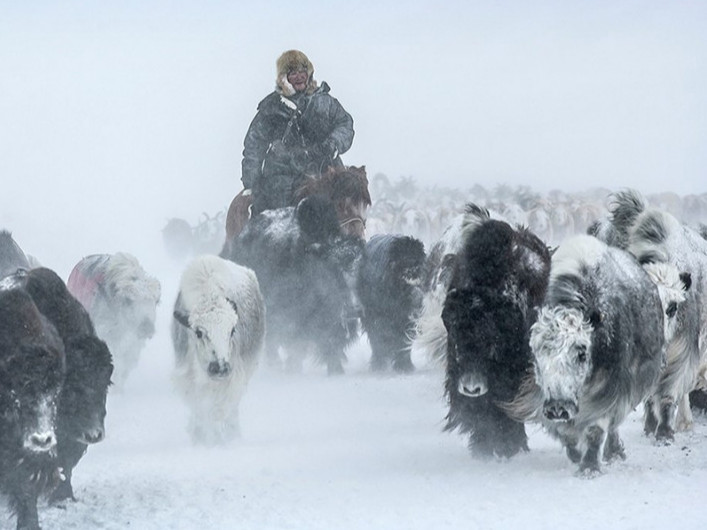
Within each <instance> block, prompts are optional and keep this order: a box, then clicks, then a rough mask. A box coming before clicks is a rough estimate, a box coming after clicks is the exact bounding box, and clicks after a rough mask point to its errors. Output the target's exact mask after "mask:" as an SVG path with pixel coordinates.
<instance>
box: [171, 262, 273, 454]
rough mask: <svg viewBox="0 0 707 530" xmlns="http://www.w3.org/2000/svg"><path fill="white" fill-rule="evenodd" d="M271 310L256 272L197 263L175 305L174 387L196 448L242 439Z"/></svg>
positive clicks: (185, 275) (229, 265)
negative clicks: (244, 406) (246, 400)
mask: <svg viewBox="0 0 707 530" xmlns="http://www.w3.org/2000/svg"><path fill="white" fill-rule="evenodd" d="M264 336H265V305H264V302H263V298H262V295H261V294H260V288H259V286H258V280H257V279H256V277H255V274H254V273H253V271H251V270H250V269H247V268H245V267H241V266H240V265H236V264H235V263H232V262H230V261H227V260H225V259H222V258H219V257H217V256H206V255H205V256H200V257H198V258H195V259H194V260H193V261H192V262H191V263H190V264H189V265H188V266H187V268H186V270H185V271H184V273H183V274H182V278H181V283H180V286H179V295H178V296H177V300H176V302H175V305H174V320H173V321H172V343H173V345H174V352H175V355H176V368H175V372H174V378H173V379H174V382H175V384H176V386H177V388H178V390H179V392H180V394H181V395H182V397H183V398H184V400H185V401H186V403H187V405H188V407H189V410H190V419H189V429H188V430H189V433H190V434H191V437H192V440H193V441H194V442H196V443H206V444H214V443H221V442H225V441H228V440H231V439H232V438H234V437H235V436H237V435H238V404H239V402H240V399H241V396H242V395H243V393H244V392H245V389H246V385H247V384H248V381H249V379H250V377H251V375H252V374H253V372H254V370H255V367H256V366H257V364H258V359H259V357H260V352H261V351H262V347H263V339H264Z"/></svg>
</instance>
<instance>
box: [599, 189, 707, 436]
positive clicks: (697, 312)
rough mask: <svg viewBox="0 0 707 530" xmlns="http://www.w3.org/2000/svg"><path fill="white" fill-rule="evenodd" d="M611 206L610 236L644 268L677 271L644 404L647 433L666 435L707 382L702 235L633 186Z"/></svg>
mask: <svg viewBox="0 0 707 530" xmlns="http://www.w3.org/2000/svg"><path fill="white" fill-rule="evenodd" d="M610 210H611V217H610V221H609V225H610V226H609V228H608V229H606V230H605V232H607V233H608V234H610V235H611V234H612V233H613V234H615V235H614V237H613V238H611V239H610V241H618V245H620V246H621V247H622V248H625V249H626V250H628V252H629V253H631V254H632V255H633V256H634V257H635V258H636V259H637V260H638V262H639V263H641V264H642V265H643V266H644V268H645V267H656V266H661V267H663V268H665V267H672V268H673V269H674V270H675V271H678V273H679V277H680V283H681V285H678V289H677V290H678V291H681V290H682V291H683V296H684V303H678V305H677V306H676V311H675V312H674V313H673V314H672V315H670V316H671V321H670V329H671V334H670V336H667V337H666V339H667V340H668V344H667V361H666V366H665V368H664V369H663V372H662V375H661V379H660V383H659V385H658V388H657V389H656V392H655V394H654V395H653V396H651V397H650V399H648V401H647V402H646V407H645V412H646V418H645V425H644V429H645V431H646V434H655V435H656V437H657V438H658V439H660V440H665V441H669V440H672V439H673V436H674V432H675V430H676V429H687V428H689V427H690V426H691V424H692V414H691V412H690V405H689V393H690V391H692V390H693V389H695V388H696V387H702V386H705V385H707V380H705V379H704V374H705V372H707V305H706V304H707V298H706V297H707V241H705V240H704V239H703V238H702V237H701V236H700V234H699V233H698V232H697V231H695V230H694V229H692V228H690V227H689V226H686V225H684V224H682V223H680V222H679V221H678V220H677V219H676V218H675V217H673V216H672V215H671V214H669V213H668V212H666V211H664V210H661V209H657V208H649V207H647V206H646V201H645V200H644V199H643V197H642V196H641V195H640V194H639V193H638V192H636V191H633V190H627V191H624V192H621V193H617V194H615V195H614V200H613V203H612V205H611V208H610ZM673 276H675V273H673ZM674 283H676V282H674ZM659 287H660V286H659ZM664 305H665V304H664ZM665 309H666V311H667V309H668V308H667V306H666V307H665ZM676 411H677V412H676Z"/></svg>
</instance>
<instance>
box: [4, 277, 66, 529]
mask: <svg viewBox="0 0 707 530" xmlns="http://www.w3.org/2000/svg"><path fill="white" fill-rule="evenodd" d="M64 371H65V359H64V346H63V344H62V341H61V339H60V338H59V335H58V334H57V332H56V329H55V328H54V326H53V325H52V324H51V323H50V322H49V320H47V319H46V317H44V316H43V315H42V314H41V313H40V312H39V310H38V309H37V306H36V305H35V304H34V302H33V301H32V298H31V297H30V295H29V294H28V293H27V292H26V291H25V290H24V289H23V288H21V287H19V286H16V285H14V286H13V285H8V284H5V283H3V286H0V492H1V493H4V494H6V495H7V496H8V497H9V500H10V508H11V509H12V511H13V512H14V513H15V514H16V516H17V528H18V529H23V530H24V529H29V530H38V529H39V519H38V514H37V498H38V496H39V495H40V493H42V492H44V491H47V489H48V487H49V486H50V485H53V484H55V481H56V480H58V473H57V459H56V432H55V422H56V409H57V406H56V402H57V398H58V396H59V392H60V391H61V387H62V384H63V382H64Z"/></svg>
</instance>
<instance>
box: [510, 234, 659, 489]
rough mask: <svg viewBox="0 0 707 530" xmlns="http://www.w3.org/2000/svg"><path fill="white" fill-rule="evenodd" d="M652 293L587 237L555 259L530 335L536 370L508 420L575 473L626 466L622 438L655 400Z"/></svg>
mask: <svg viewBox="0 0 707 530" xmlns="http://www.w3.org/2000/svg"><path fill="white" fill-rule="evenodd" d="M663 317H664V311H663V305H662V302H661V298H660V295H659V293H658V288H657V287H656V285H655V284H654V283H653V281H652V280H651V279H650V277H649V276H648V273H646V272H645V271H644V269H643V268H642V267H641V266H640V265H639V264H638V262H637V261H636V260H635V259H633V257H632V256H630V255H629V254H628V253H627V252H625V251H623V250H621V249H618V248H615V247H610V246H608V245H606V244H605V243H603V242H602V241H600V240H599V239H597V238H595V237H592V236H589V235H577V236H574V237H572V238H570V239H567V240H565V241H564V242H563V243H562V244H561V245H560V246H559V247H558V248H557V250H556V251H555V253H554V254H553V256H552V265H551V269H550V283H549V286H548V289H547V293H546V295H545V299H544V301H543V305H542V308H541V309H540V311H539V314H538V318H537V321H536V322H535V324H533V326H532V327H531V331H530V348H531V351H532V354H533V366H534V370H533V371H532V372H531V373H530V375H529V376H528V377H527V378H526V380H525V381H524V383H523V387H522V389H521V392H520V393H519V395H518V396H516V398H515V399H514V400H513V401H512V402H511V403H510V404H509V406H508V408H507V410H509V412H510V413H511V414H512V415H513V416H514V417H516V418H518V419H522V420H529V419H534V420H536V421H541V422H542V424H543V425H544V426H545V428H546V429H547V430H548V432H549V433H550V434H551V435H552V436H553V437H555V438H558V439H559V440H560V442H561V443H562V445H563V446H564V448H565V450H566V452H567V456H568V457H569V459H570V460H571V461H572V462H574V463H576V464H579V470H580V473H582V474H586V475H589V476H592V475H595V474H597V473H599V472H600V470H601V466H600V460H601V458H602V456H603V458H604V460H606V461H611V460H613V459H615V458H622V459H623V458H625V457H626V455H625V451H624V447H623V443H622V442H621V439H620V437H619V432H618V428H619V426H620V425H621V423H622V422H623V421H624V419H625V418H626V416H627V415H628V414H629V412H631V411H632V410H633V409H634V408H635V407H636V406H637V405H638V404H639V403H641V402H642V401H643V400H644V399H645V398H646V397H647V396H648V395H650V393H651V392H652V390H653V388H654V386H655V384H656V383H657V381H658V378H659V377H660V372H661V366H662V364H663V362H664V359H665V334H664V318H663Z"/></svg>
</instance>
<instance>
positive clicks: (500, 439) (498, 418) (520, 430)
mask: <svg viewBox="0 0 707 530" xmlns="http://www.w3.org/2000/svg"><path fill="white" fill-rule="evenodd" d="M491 408H492V410H493V415H494V422H493V429H494V431H495V432H494V436H495V438H496V444H495V445H496V447H495V452H496V454H497V455H498V456H501V457H505V458H510V457H512V456H514V455H515V454H517V453H519V452H520V451H528V436H527V435H526V434H525V425H524V424H523V423H522V422H519V421H515V420H512V419H511V418H509V417H508V416H507V415H506V414H505V413H504V412H503V411H502V410H500V409H499V408H498V407H496V406H495V405H492V406H491Z"/></svg>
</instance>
